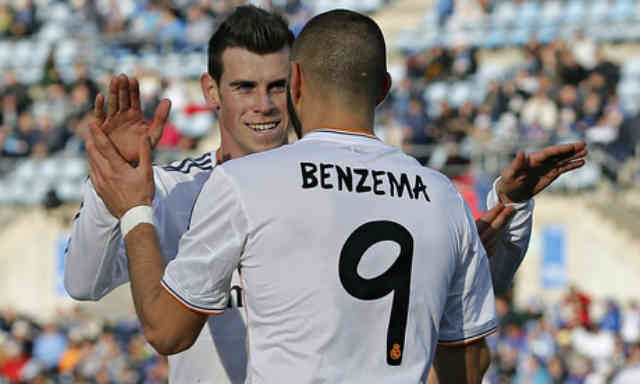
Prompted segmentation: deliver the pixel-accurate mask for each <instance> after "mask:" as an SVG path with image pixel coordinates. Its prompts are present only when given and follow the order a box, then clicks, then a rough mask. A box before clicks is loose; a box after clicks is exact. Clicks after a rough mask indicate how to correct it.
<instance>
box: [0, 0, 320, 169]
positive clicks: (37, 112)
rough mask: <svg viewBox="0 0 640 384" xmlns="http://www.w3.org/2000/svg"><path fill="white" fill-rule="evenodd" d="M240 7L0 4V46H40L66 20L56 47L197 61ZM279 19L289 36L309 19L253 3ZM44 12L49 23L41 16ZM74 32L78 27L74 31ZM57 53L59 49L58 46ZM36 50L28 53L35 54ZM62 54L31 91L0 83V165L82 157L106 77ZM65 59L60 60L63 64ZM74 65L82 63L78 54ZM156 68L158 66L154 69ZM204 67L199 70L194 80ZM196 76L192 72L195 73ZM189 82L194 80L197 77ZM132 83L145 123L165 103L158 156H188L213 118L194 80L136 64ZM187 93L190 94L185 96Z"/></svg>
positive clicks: (42, 0)
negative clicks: (85, 43)
mask: <svg viewBox="0 0 640 384" xmlns="http://www.w3.org/2000/svg"><path fill="white" fill-rule="evenodd" d="M243 3H246V1H231V0H224V1H223V0H217V1H196V0H182V1H180V0H176V1H164V0H124V1H113V0H96V1H91V0H81V1H70V2H68V1H54V0H39V1H38V0H17V1H10V2H2V3H0V41H2V40H5V41H12V42H13V41H24V40H26V39H28V38H29V37H30V36H34V38H42V39H45V40H46V36H44V37H43V36H40V35H38V36H36V35H35V34H36V33H43V32H44V29H46V26H45V25H43V24H47V25H49V24H54V25H53V26H54V27H55V20H56V19H57V18H60V19H62V20H65V22H64V24H65V25H66V29H65V31H64V35H65V36H63V38H64V39H65V40H68V41H76V40H78V41H81V40H82V39H83V37H82V36H85V37H84V38H85V39H86V38H88V37H87V36H93V38H95V37H98V36H99V37H100V44H101V45H102V46H103V49H104V50H105V51H104V52H105V54H107V55H110V56H112V57H123V56H128V57H131V58H135V55H136V54H137V53H139V52H140V51H144V52H146V53H149V52H150V51H157V52H158V53H160V52H165V53H166V52H172V53H176V52H180V53H185V52H197V53H198V57H199V58H200V59H201V60H200V61H201V62H204V57H205V54H206V49H205V47H206V44H207V42H208V40H209V38H210V36H211V34H212V32H213V31H214V30H215V28H216V27H217V25H218V22H219V21H220V20H221V19H222V18H224V17H225V15H226V14H227V12H229V11H230V10H231V9H232V8H233V7H234V6H236V5H240V4H243ZM253 3H256V4H257V5H260V6H263V7H266V8H269V9H272V10H274V11H277V12H280V13H282V14H283V15H285V16H286V17H287V19H288V20H289V22H290V25H291V27H292V28H293V29H294V30H296V29H299V28H300V27H301V26H302V24H303V22H304V21H306V20H307V19H308V18H309V17H310V16H311V12H310V9H309V8H308V7H307V6H306V5H305V4H304V3H303V2H301V1H300V0H286V1H279V2H277V4H279V5H274V3H273V2H272V1H253ZM43 9H44V10H46V11H47V12H51V13H52V14H51V15H43V14H42V12H44V11H43ZM74 23H75V24H77V25H76V26H75V27H74ZM60 44H61V45H62V42H61V43H60ZM34 48H35V46H34ZM61 50H62V51H64V49H63V48H62V47H61V46H56V45H55V44H54V45H52V47H51V48H50V51H49V54H48V57H46V60H45V61H44V63H43V67H44V68H41V70H40V71H37V72H36V73H41V75H40V76H39V77H38V78H37V79H36V81H33V82H29V83H26V82H23V81H21V75H22V73H21V72H20V71H21V69H20V68H11V67H9V68H6V70H5V69H3V70H2V74H0V157H5V158H6V157H34V158H42V157H44V156H47V155H50V154H54V153H56V152H60V151H64V152H67V153H70V154H81V153H82V152H83V150H84V149H83V144H82V141H81V140H79V137H78V135H77V133H78V129H79V127H83V126H86V125H87V123H88V122H89V121H90V120H91V114H92V105H93V100H94V99H95V96H96V94H97V93H98V92H99V91H100V90H105V89H106V86H107V84H108V81H109V79H110V77H111V76H112V75H113V72H112V71H111V70H109V69H108V68H106V70H105V68H104V66H102V65H101V63H89V62H86V61H82V60H76V61H74V62H73V63H67V62H66V60H63V59H61V54H60V52H61ZM62 56H64V55H62ZM79 56H80V57H82V55H81V54H80V55H79ZM155 64H157V63H155ZM203 70H204V66H202V68H199V71H203ZM199 73H201V72H199ZM199 73H198V75H199ZM129 74H130V75H136V76H137V77H138V78H139V80H140V84H141V97H142V99H143V106H144V113H145V116H147V117H149V118H151V117H152V116H153V111H154V110H155V107H156V106H157V103H158V102H159V100H161V99H162V98H165V97H169V98H170V99H171V100H172V102H173V106H174V108H173V111H174V113H173V114H172V119H171V123H170V124H168V125H167V127H166V128H165V134H164V137H163V139H162V141H161V142H160V143H159V149H161V150H165V151H177V152H182V151H185V150H189V149H192V148H194V146H195V145H196V144H197V143H198V141H199V139H201V138H202V137H204V136H206V135H207V134H208V133H210V130H211V128H212V126H213V124H214V122H215V120H214V116H213V114H212V113H210V110H209V109H208V108H207V107H206V105H204V100H203V99H202V97H201V95H200V94H199V91H198V90H197V88H198V87H197V84H196V82H197V77H194V78H181V77H180V76H179V75H175V76H167V75H166V74H164V73H159V72H158V71H154V70H152V69H150V68H149V67H148V66H145V65H144V64H142V63H138V64H137V65H135V66H134V72H133V73H129ZM194 89H195V91H194Z"/></svg>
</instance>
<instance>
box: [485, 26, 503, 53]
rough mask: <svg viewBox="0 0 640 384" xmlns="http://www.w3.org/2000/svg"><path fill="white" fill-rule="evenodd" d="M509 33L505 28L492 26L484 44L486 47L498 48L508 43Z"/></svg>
mask: <svg viewBox="0 0 640 384" xmlns="http://www.w3.org/2000/svg"><path fill="white" fill-rule="evenodd" d="M508 35H509V33H508V32H507V30H506V29H504V28H496V27H494V28H492V29H491V31H490V32H489V34H488V36H487V37H486V39H485V40H484V42H483V44H482V46H483V47H484V48H497V47H502V46H504V45H506V44H507V36H508Z"/></svg>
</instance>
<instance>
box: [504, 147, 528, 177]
mask: <svg viewBox="0 0 640 384" xmlns="http://www.w3.org/2000/svg"><path fill="white" fill-rule="evenodd" d="M526 164H527V162H526V156H525V154H524V151H518V153H516V157H514V158H513V160H511V164H509V165H508V166H507V167H506V168H505V170H504V173H503V174H502V178H503V179H507V180H508V181H512V180H511V179H512V178H513V177H514V176H515V175H516V174H518V172H521V171H522V170H524V169H525V168H526Z"/></svg>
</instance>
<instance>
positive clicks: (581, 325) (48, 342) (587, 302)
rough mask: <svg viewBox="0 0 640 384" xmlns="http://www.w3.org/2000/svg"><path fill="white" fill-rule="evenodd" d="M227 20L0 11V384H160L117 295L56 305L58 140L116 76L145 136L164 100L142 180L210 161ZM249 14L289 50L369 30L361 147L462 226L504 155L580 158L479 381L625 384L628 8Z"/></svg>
mask: <svg viewBox="0 0 640 384" xmlns="http://www.w3.org/2000/svg"><path fill="white" fill-rule="evenodd" d="M243 3H245V1H223V0H207V1H204V0H175V1H169V0H71V1H63V0H0V383H2V384H4V383H6V382H11V383H13V382H43V383H50V382H53V383H72V382H98V383H114V382H118V383H121V382H122V383H162V382H165V381H166V377H167V364H166V360H165V359H163V358H160V357H158V356H156V355H155V353H154V352H153V350H152V348H151V347H149V346H148V345H147V344H146V343H145V341H144V339H143V338H142V336H141V334H140V333H139V329H138V324H137V321H136V318H135V313H134V311H133V307H132V304H131V300H130V295H129V288H128V286H124V287H122V288H120V289H118V290H117V291H115V292H114V293H112V294H110V295H109V296H107V297H106V298H105V299H104V300H103V301H101V302H100V303H78V302H74V301H73V300H71V299H70V298H69V297H68V296H67V295H66V293H65V292H64V288H63V286H62V275H63V265H64V249H65V246H66V240H67V238H68V236H69V233H70V228H71V223H72V219H73V216H74V214H75V212H76V210H77V209H78V207H79V204H80V199H81V196H82V184H83V182H84V180H85V178H86V175H87V166H86V164H85V154H84V148H83V144H82V142H81V140H80V139H79V137H78V136H77V135H76V132H77V131H78V129H79V127H82V126H83V125H85V124H87V122H88V121H89V120H90V119H91V118H92V113H91V107H92V101H93V99H94V97H95V95H96V94H97V93H98V92H99V91H101V90H104V89H105V88H106V84H107V83H108V81H109V79H110V77H111V76H112V75H113V74H118V73H121V72H124V73H127V74H129V75H135V76H137V77H138V78H139V80H140V86H141V94H142V98H143V106H144V109H145V114H147V116H149V117H151V116H152V113H153V110H154V109H155V106H156V105H157V103H158V102H159V100H161V99H162V98H165V97H168V98H170V99H171V100H172V103H173V108H172V112H171V117H170V123H169V124H168V125H167V126H166V127H165V130H164V136H163V138H162V140H161V142H160V144H159V145H158V149H157V151H156V153H155V160H156V162H160V163H162V162H168V161H171V160H174V159H179V158H182V157H185V156H189V155H197V154H200V153H202V152H205V151H209V150H212V149H215V148H217V146H218V143H219V136H218V130H217V126H216V120H215V117H214V115H213V113H212V112H211V111H210V110H209V109H208V108H207V106H206V104H205V102H204V99H203V97H202V96H201V91H200V87H199V84H198V77H199V75H200V74H201V73H202V72H203V71H205V67H206V65H205V63H206V49H205V46H206V43H207V41H208V39H209V37H210V35H211V33H212V31H213V30H214V29H215V28H216V26H217V25H218V23H219V22H220V20H221V19H222V18H223V17H224V16H225V14H226V13H227V12H228V11H229V10H230V9H231V8H232V7H233V6H234V5H240V4H243ZM252 3H254V4H256V5H260V6H263V7H266V8H269V9H272V10H276V11H278V12H281V13H283V14H284V15H285V16H286V17H287V19H288V20H289V22H290V27H291V28H292V30H293V31H294V32H297V31H299V30H300V28H301V27H302V26H303V25H304V23H305V21H306V20H308V19H309V18H310V17H312V16H313V15H315V14H317V13H319V12H322V11H324V10H328V9H330V8H337V7H342V8H350V9H354V10H358V11H361V12H366V13H368V14H371V15H372V16H373V17H374V18H375V19H376V21H378V22H379V23H380V25H381V27H382V29H383V31H384V33H385V37H386V39H387V45H388V49H389V65H390V72H391V73H392V76H393V81H394V87H393V91H392V93H391V95H390V97H389V98H388V99H387V100H386V102H385V103H384V104H383V105H382V107H381V108H379V111H378V119H377V126H376V133H377V134H378V135H379V136H380V137H381V138H383V139H384V140H385V141H387V142H389V143H391V144H394V145H398V146H403V147H404V148H405V150H407V151H409V152H410V153H412V154H413V155H414V156H416V157H417V158H418V159H419V160H420V161H422V162H423V163H424V164H425V165H427V166H429V167H433V168H437V169H440V170H441V171H443V172H445V173H446V174H447V175H449V176H450V177H451V178H452V179H454V181H455V183H456V185H457V186H458V188H459V189H460V191H461V192H462V193H463V195H464V196H465V198H467V200H468V202H469V204H470V205H471V207H472V210H473V211H474V214H476V215H479V214H481V212H482V211H483V210H484V209H485V206H484V200H485V196H486V193H487V191H488V190H489V189H490V188H491V181H492V180H493V179H494V177H495V176H497V174H498V173H499V171H500V170H501V169H502V167H504V166H505V165H506V164H507V163H508V162H509V161H510V160H511V158H512V157H513V155H514V153H515V151H516V150H517V149H525V150H527V151H534V150H536V149H539V148H541V147H542V146H545V145H550V144H557V143H564V142H570V141H576V140H586V141H587V142H588V143H589V149H590V156H589V159H588V164H587V165H586V166H585V167H583V168H582V169H581V170H580V171H578V172H574V173H573V174H572V175H570V176H566V177H562V178H561V179H559V180H558V181H556V182H555V184H554V185H553V188H552V190H551V191H548V192H545V193H543V194H541V195H540V196H539V197H537V198H536V209H535V218H534V232H533V237H532V240H531V244H530V249H529V252H528V254H527V257H526V259H525V261H524V263H523V265H522V267H521V269H520V271H519V272H518V275H517V278H516V282H515V285H514V289H513V291H512V292H511V293H510V294H509V295H508V296H506V297H501V298H499V299H498V311H499V315H500V318H501V321H502V327H501V328H500V331H499V332H498V334H497V335H494V336H492V337H491V338H490V344H491V348H492V351H493V355H494V356H493V357H494V363H493V364H492V367H491V368H490V371H489V374H488V375H487V376H486V377H485V381H486V382H487V383H605V382H611V381H612V380H614V382H616V383H621V382H625V383H627V382H628V383H640V344H638V342H639V341H640V306H639V304H638V298H639V297H638V295H639V292H640V289H639V288H640V227H638V225H637V222H638V220H637V218H638V217H640V215H639V214H638V213H639V212H640V203H639V199H640V157H639V156H640V117H639V115H638V113H639V112H640V49H639V48H640V1H636V0H584V1H582V0H540V1H536V0H524V1H501V0H432V1H425V0H387V1H385V0H357V1H355V0H354V1H351V0H342V1H338V0H322V1H320V0H318V1H311V0H308V1H301V0H271V1H269V0H264V1H252ZM625 378H626V379H625ZM624 380H628V381H624Z"/></svg>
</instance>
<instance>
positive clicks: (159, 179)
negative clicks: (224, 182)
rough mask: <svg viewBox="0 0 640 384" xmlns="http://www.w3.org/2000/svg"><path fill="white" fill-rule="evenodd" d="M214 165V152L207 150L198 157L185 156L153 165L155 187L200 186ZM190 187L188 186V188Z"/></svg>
mask: <svg viewBox="0 0 640 384" xmlns="http://www.w3.org/2000/svg"><path fill="white" fill-rule="evenodd" d="M215 167H216V163H215V154H213V153H211V152H207V153H205V154H203V155H201V156H199V157H186V158H184V159H182V160H178V161H174V162H171V163H169V164H164V165H157V164H156V165H154V166H153V174H154V179H155V184H156V187H157V188H159V189H161V190H173V189H175V188H177V187H179V186H181V187H183V188H185V187H187V186H189V185H192V186H195V187H196V189H197V188H198V186H201V185H202V184H203V183H204V182H205V181H206V180H207V179H208V178H209V175H211V171H212V170H213V169H214V168H215ZM188 189H190V188H188Z"/></svg>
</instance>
